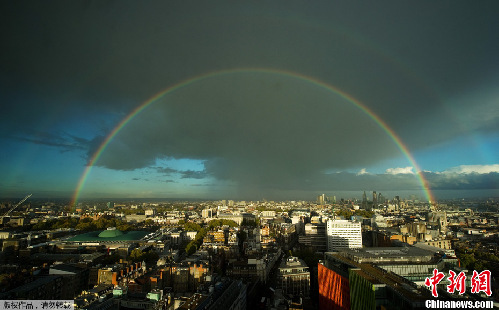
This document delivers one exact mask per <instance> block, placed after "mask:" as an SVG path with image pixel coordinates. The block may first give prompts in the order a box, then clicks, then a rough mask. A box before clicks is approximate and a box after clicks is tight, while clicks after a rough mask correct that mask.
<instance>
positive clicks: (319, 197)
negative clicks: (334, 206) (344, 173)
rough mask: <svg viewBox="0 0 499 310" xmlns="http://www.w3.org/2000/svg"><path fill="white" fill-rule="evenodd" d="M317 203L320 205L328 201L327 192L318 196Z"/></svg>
mask: <svg viewBox="0 0 499 310" xmlns="http://www.w3.org/2000/svg"><path fill="white" fill-rule="evenodd" d="M317 203H318V204H320V205H324V204H325V203H326V194H322V195H319V196H317Z"/></svg>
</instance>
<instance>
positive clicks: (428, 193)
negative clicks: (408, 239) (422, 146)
mask: <svg viewBox="0 0 499 310" xmlns="http://www.w3.org/2000/svg"><path fill="white" fill-rule="evenodd" d="M245 73H262V74H271V75H276V76H285V77H290V78H294V79H296V80H299V81H303V82H306V83H311V84H313V85H316V86H317V87H320V88H323V89H326V90H328V91H330V92H332V93H334V94H336V95H338V96H340V97H342V98H343V99H345V100H346V101H348V102H349V103H351V104H353V105H354V106H355V107H357V108H358V109H359V110H361V111H362V112H363V113H365V114H366V115H367V116H369V117H370V118H371V119H372V120H373V121H374V122H375V123H376V124H377V125H378V126H379V127H380V128H381V129H382V130H383V131H384V132H386V134H387V135H388V136H389V137H390V139H391V140H392V141H393V142H394V143H395V145H396V146H397V148H398V149H399V150H400V151H401V152H402V154H403V155H404V156H405V157H406V158H407V160H408V161H409V163H410V164H411V165H412V166H413V167H414V169H415V176H416V177H417V178H418V181H419V183H420V184H421V189H422V190H423V192H424V195H425V197H426V199H427V200H428V201H429V202H434V201H435V199H434V198H433V194H432V192H431V190H430V187H429V185H428V181H427V180H426V179H425V177H424V175H423V172H422V171H421V169H420V168H419V166H418V164H417V162H416V160H415V159H414V157H413V156H412V154H411V152H410V151H409V149H408V148H407V146H406V145H405V144H404V143H403V142H402V140H401V139H400V137H399V136H398V135H397V134H396V133H395V132H394V131H393V130H392V129H391V128H390V127H389V126H388V125H387V124H386V123H385V122H384V121H383V120H382V119H381V118H380V117H379V116H378V115H377V114H376V113H374V112H373V111H372V110H371V109H370V108H369V107H367V106H365V105H364V104H363V103H361V102H360V101H359V100H357V99H356V98H354V97H353V96H351V95H350V94H348V93H346V92H344V91H342V90H340V89H338V88H336V87H334V86H332V85H330V84H328V83H326V82H324V81H321V80H319V79H317V78H314V77H311V76H307V75H304V74H301V73H297V72H292V71H286V70H281V69H269V68H234V69H227V70H220V71H214V72H208V73H204V74H200V75H196V76H194V77H191V78H188V79H186V80H183V81H181V82H178V83H176V84H173V85H171V86H169V87H168V88H166V89H164V90H162V91H160V92H159V93H157V94H156V95H154V96H152V97H151V98H149V99H148V100H147V101H145V102H144V103H142V104H141V105H139V106H138V107H136V108H135V109H134V110H133V111H132V112H130V113H129V114H128V115H127V116H126V117H125V118H123V119H122V120H121V122H119V124H118V125H117V126H116V127H114V129H113V130H112V131H111V132H110V133H109V134H108V135H107V137H106V138H105V139H104V140H103V142H102V143H101V144H100V146H99V147H98V149H97V150H96V151H95V153H94V154H93V155H92V157H91V158H90V160H89V162H88V164H87V166H86V167H85V170H84V171H83V174H82V175H81V177H80V179H79V180H78V184H77V187H76V189H75V191H74V194H73V197H72V200H71V205H72V206H74V205H76V204H77V203H78V199H79V197H80V194H81V192H82V190H83V188H84V186H85V182H86V180H87V178H88V176H89V174H90V172H91V171H92V167H93V166H94V165H95V163H96V162H97V161H98V160H99V158H100V156H101V155H102V154H103V152H104V151H105V150H106V147H107V146H108V145H109V144H110V143H111V141H112V140H113V138H114V137H115V136H116V135H117V134H118V133H119V132H120V130H121V129H122V128H123V127H125V126H126V125H127V124H128V123H129V122H130V121H132V120H133V118H134V117H135V116H136V115H138V114H140V112H142V111H143V110H144V109H146V108H147V107H149V106H150V105H152V104H153V103H155V102H156V101H157V100H158V99H160V98H162V97H163V96H165V95H166V94H168V93H171V92H174V91H176V90H178V89H180V88H184V87H187V86H189V85H192V84H194V83H196V82H199V81H202V80H205V79H210V78H215V77H219V76H223V75H229V74H245Z"/></svg>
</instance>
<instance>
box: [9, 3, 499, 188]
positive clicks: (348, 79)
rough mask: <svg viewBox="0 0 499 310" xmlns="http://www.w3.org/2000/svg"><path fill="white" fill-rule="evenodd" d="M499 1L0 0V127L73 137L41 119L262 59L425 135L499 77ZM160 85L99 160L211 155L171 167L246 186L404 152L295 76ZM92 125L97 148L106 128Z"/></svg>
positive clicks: (473, 104) (411, 133) (126, 101)
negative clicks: (196, 163)
mask: <svg viewBox="0 0 499 310" xmlns="http://www.w3.org/2000/svg"><path fill="white" fill-rule="evenodd" d="M498 8H499V2H497V1H481V2H480V3H479V4H476V5H475V4H473V5H470V3H469V2H467V1H453V2H429V1H428V2H425V1H422V2H421V1H419V2H414V3H409V2H398V1H393V2H392V1H388V2H384V3H378V2H372V3H350V2H335V1H324V2H316V3H314V5H311V4H310V3H304V2H295V1H282V2H281V1H272V2H271V3H261V4H258V5H256V4H234V3H233V2H230V1H228V2H224V3H220V2H217V4H216V5H215V4H214V3H212V2H205V1H200V2H198V3H196V5H192V3H181V2H159V1H158V2H148V3H147V5H144V4H143V3H139V2H134V1H129V2H127V1H120V2H57V1H56V2H48V3H46V2H37V1H25V2H24V1H23V2H18V1H12V2H8V1H4V2H2V3H1V4H0V12H2V13H0V14H1V17H2V18H0V35H1V36H2V41H3V43H4V44H3V47H2V49H1V51H0V56H1V57H0V59H1V62H0V84H1V85H2V86H1V87H2V88H1V89H0V101H1V102H2V109H3V111H4V112H5V113H2V114H0V130H2V131H3V132H7V131H8V132H12V131H17V132H21V133H23V134H21V135H19V136H21V137H24V138H25V140H29V141H31V142H33V143H39V142H41V141H46V142H47V141H48V143H53V144H60V145H58V146H61V147H63V146H64V145H65V144H67V143H66V142H68V141H58V140H38V139H36V138H35V137H36V132H38V129H39V128H43V126H42V125H43V124H46V123H48V124H54V123H57V121H58V120H59V119H61V118H71V119H78V120H81V119H85V120H88V122H91V123H93V124H100V123H104V122H106V121H109V119H111V120H112V121H111V123H112V124H116V123H117V122H118V121H119V119H121V118H124V117H125V115H127V114H128V113H130V112H131V111H132V110H133V109H134V108H135V107H136V106H138V105H139V103H140V102H143V101H145V100H147V99H148V98H150V97H151V96H153V95H154V94H156V93H158V92H159V91H161V90H162V89H165V88H167V87H169V86H171V85H173V84H175V83H177V82H179V81H182V80H184V79H188V78H190V77H193V76H196V75H199V74H201V73H206V72H213V71H217V70H221V69H227V68H237V67H264V68H276V69H282V70H288V71H293V72H298V73H301V74H305V75H309V76H312V77H315V78H317V79H320V80H322V81H324V82H326V83H329V84H331V85H334V86H336V87H338V88H339V89H341V90H343V91H345V92H347V93H349V94H351V95H353V96H354V97H355V98H357V99H360V100H361V101H362V102H363V103H364V104H366V105H367V106H368V107H369V108H370V109H372V110H373V111H374V112H375V113H376V114H378V115H379V116H380V117H381V119H383V120H384V121H385V122H386V123H387V124H388V125H389V127H390V128H392V129H393V130H394V131H395V132H396V133H397V134H398V135H399V136H400V137H401V138H402V140H403V141H404V142H405V143H406V144H407V146H408V148H409V149H410V150H412V151H414V150H418V149H422V148H425V147H430V146H432V145H435V144H437V143H440V142H442V141H445V140H447V139H451V138H454V137H456V136H457V135H460V134H462V133H463V130H462V129H461V128H460V127H459V126H458V120H456V119H455V118H453V117H452V115H453V114H452V113H451V112H452V111H454V110H455V108H456V105H459V108H462V107H467V108H469V109H468V110H469V111H471V112H470V113H471V114H473V113H475V111H476V113H478V112H480V113H482V112H483V107H482V105H481V103H480V102H478V101H474V100H469V101H463V102H459V103H455V102H452V101H451V100H450V98H454V97H455V96H456V94H464V93H468V92H472V91H474V90H475V88H476V87H478V86H479V85H481V84H482V83H483V82H484V81H490V80H496V81H499V76H498V72H499V62H498V61H497V55H498V54H499V40H497V38H496V34H497V33H498V32H499V26H498V25H499V23H498V19H497V16H496V12H497V11H498ZM489 83H490V82H489ZM165 100H167V101H164V102H163V105H160V104H155V105H154V106H151V107H150V108H148V110H146V111H144V112H143V113H142V114H141V115H139V116H138V117H137V118H135V119H134V120H133V121H132V122H130V123H129V125H127V126H126V127H125V129H124V130H123V131H122V132H121V133H120V134H119V135H118V136H116V138H115V139H113V141H112V143H111V144H110V145H109V147H108V148H107V149H106V151H105V152H104V154H102V156H101V158H100V160H99V162H98V163H97V165H100V166H104V167H108V168H111V169H119V170H133V169H137V168H142V167H150V166H154V165H155V162H156V160H157V159H158V158H165V157H173V158H190V159H198V160H205V171H203V172H199V171H166V170H165V171H163V173H165V174H168V173H170V174H174V173H177V174H178V175H180V177H181V178H184V177H185V178H204V177H206V176H208V175H209V176H212V177H214V178H216V179H219V180H228V181H234V182H237V183H238V184H239V185H240V187H241V188H243V189H244V190H246V191H248V192H249V191H251V190H252V188H257V187H258V188H259V187H262V186H263V187H266V188H284V187H286V188H298V187H299V186H305V187H306V186H307V184H313V183H315V184H314V185H318V184H320V183H318V182H317V180H319V179H321V178H326V177H325V176H324V171H325V170H326V169H343V168H349V167H359V166H368V165H370V164H373V163H376V162H378V161H380V160H382V159H386V158H390V157H397V156H399V155H400V152H399V151H398V149H397V148H396V147H395V146H394V144H393V142H392V141H391V140H390V138H389V137H387V135H386V133H384V132H383V131H382V130H381V129H380V128H379V127H378V126H377V125H376V124H375V123H374V122H373V121H372V120H371V119H369V118H368V117H366V116H365V115H364V114H362V113H361V112H360V111H359V110H358V109H356V108H355V107H353V105H352V104H349V103H347V102H345V101H342V100H340V99H339V98H338V97H335V96H334V95H332V94H331V93H328V92H326V91H324V90H321V89H318V88H317V87H315V86H313V85H310V84H307V83H303V82H298V81H296V80H293V79H289V78H285V77H279V76H273V75H265V74H262V75H250V76H239V75H234V76H230V77H227V78H225V79H224V78H221V79H213V80H212V79H210V80H207V81H206V83H201V82H200V83H194V84H193V85H192V86H189V87H187V88H185V89H184V90H180V91H178V92H176V93H173V94H171V95H170V96H167V97H165ZM494 113H497V111H491V112H490V113H489V114H494ZM470 116H471V115H470ZM492 116H493V115H492ZM496 117H497V115H496ZM20 119H21V120H23V122H24V123H29V124H30V127H31V128H34V129H35V131H36V132H35V133H33V132H29V131H27V130H25V128H24V127H25V126H23V122H20V121H19V120H20ZM443 119H444V121H442V120H443ZM495 124H496V123H494V117H490V118H489V119H487V120H484V121H483V122H480V124H479V126H478V125H477V126H478V127H479V128H481V129H480V130H482V131H487V132H492V133H494V132H497V126H496V125H495ZM107 125H109V124H107ZM104 127H106V126H104ZM111 127H112V126H111ZM478 127H477V128H478ZM55 130H56V129H53V131H55ZM97 131H98V130H97ZM51 132H52V131H51ZM94 135H95V137H94V138H93V139H89V141H88V144H87V146H86V147H87V150H88V152H87V155H88V158H91V157H92V156H93V155H94V154H95V152H96V151H97V150H98V148H99V146H100V145H101V144H102V142H103V141H104V139H105V135H101V134H96V133H94ZM74 136H75V137H76V136H78V135H76V134H74ZM68 139H69V145H73V143H74V145H78V146H79V145H84V143H82V141H79V140H78V139H77V138H74V139H71V138H68ZM54 146H55V145H54ZM326 179H327V178H326ZM307 180H308V181H307ZM357 180H358V179H357ZM390 180H391V179H390ZM368 181H369V176H364V177H363V181H362V182H367V183H366V186H367V185H369V184H370V183H369V182H368ZM388 181H389V180H387V182H388ZM331 182H332V181H331ZM346 184H348V182H347V183H346ZM401 184H403V182H402V183H401ZM339 185H341V184H339ZM406 186H413V183H410V182H409V183H407V184H406ZM414 186H416V185H414Z"/></svg>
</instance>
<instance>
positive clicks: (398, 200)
mask: <svg viewBox="0 0 499 310" xmlns="http://www.w3.org/2000/svg"><path fill="white" fill-rule="evenodd" d="M395 210H400V196H395Z"/></svg>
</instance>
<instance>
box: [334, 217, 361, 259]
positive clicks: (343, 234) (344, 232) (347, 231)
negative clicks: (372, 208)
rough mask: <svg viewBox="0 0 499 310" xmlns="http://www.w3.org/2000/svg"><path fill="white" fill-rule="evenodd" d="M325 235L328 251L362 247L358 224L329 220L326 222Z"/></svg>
mask: <svg viewBox="0 0 499 310" xmlns="http://www.w3.org/2000/svg"><path fill="white" fill-rule="evenodd" d="M326 233H327V250H328V251H336V250H338V249H341V248H361V247H362V230H361V226H360V223H358V222H354V221H347V220H329V221H327V227H326Z"/></svg>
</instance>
